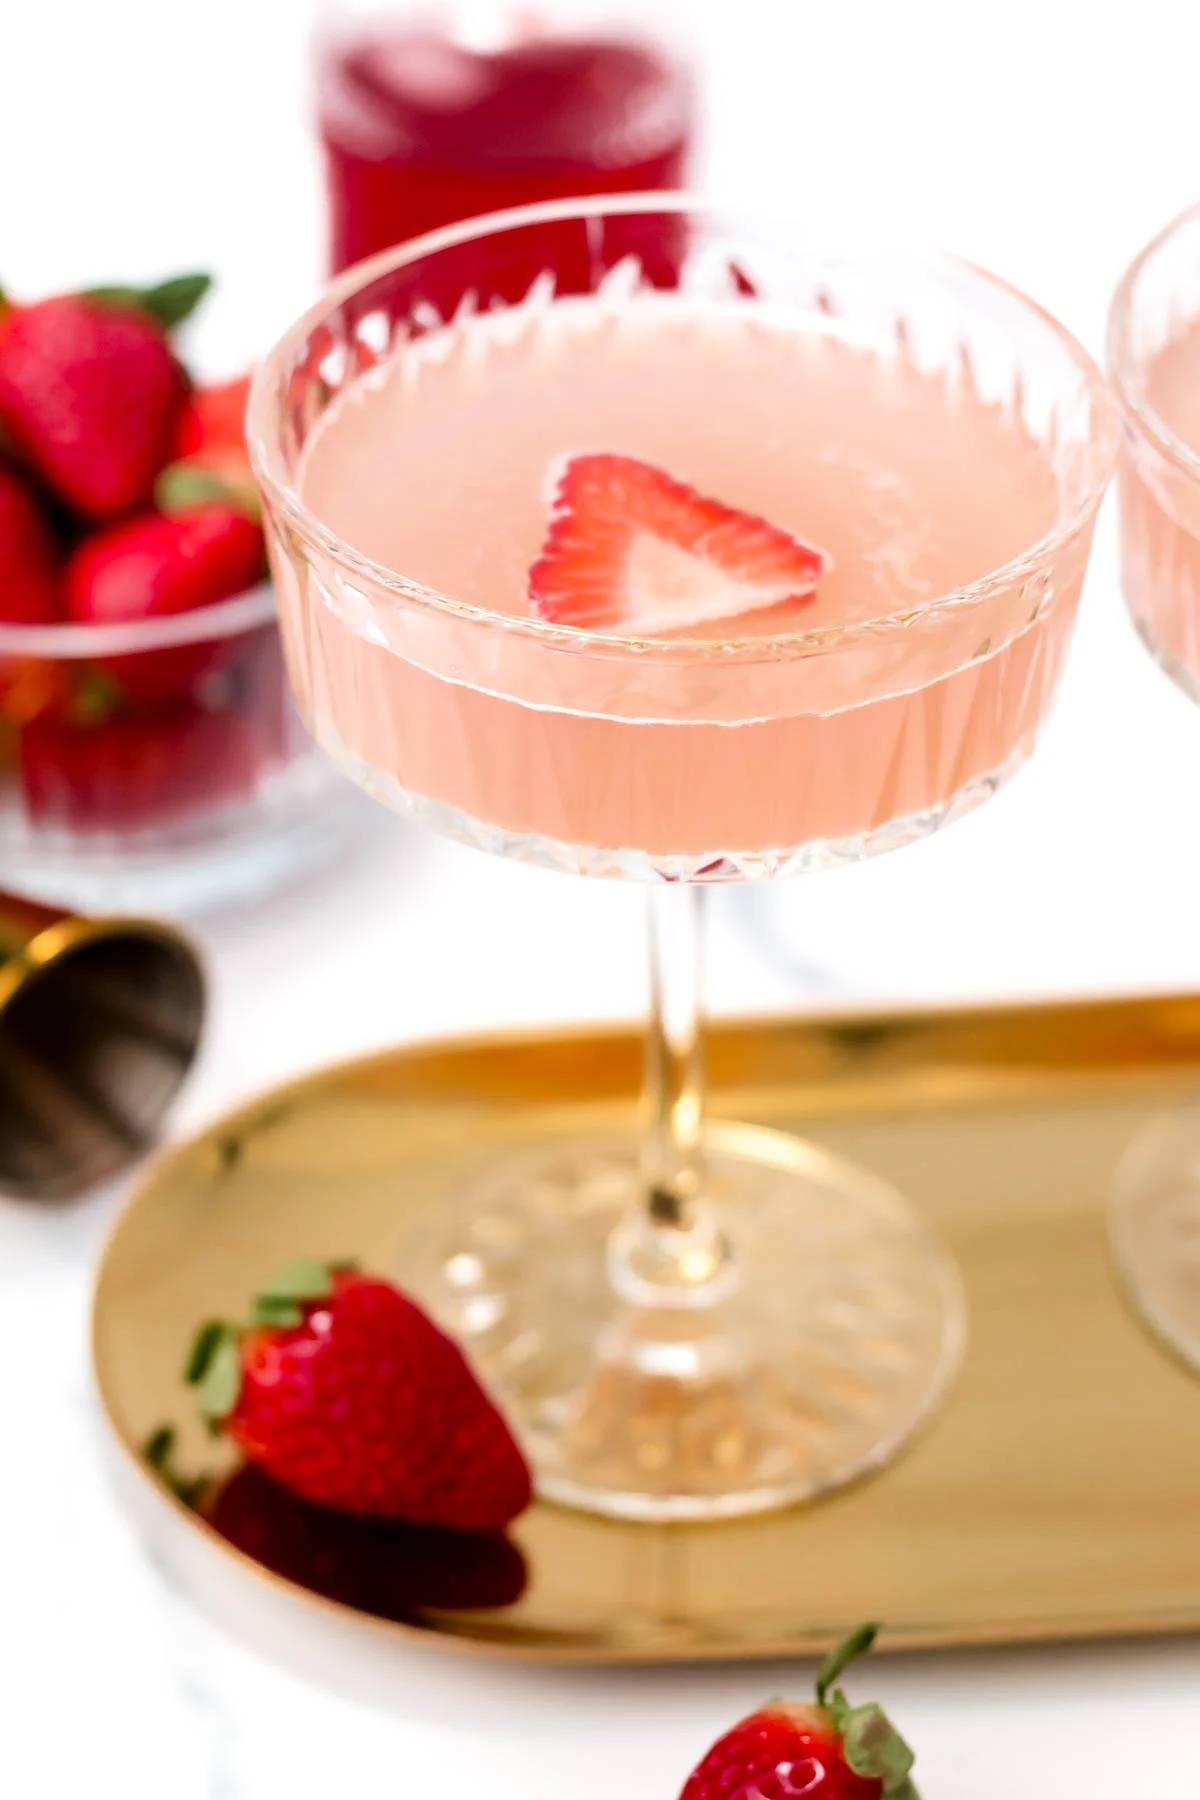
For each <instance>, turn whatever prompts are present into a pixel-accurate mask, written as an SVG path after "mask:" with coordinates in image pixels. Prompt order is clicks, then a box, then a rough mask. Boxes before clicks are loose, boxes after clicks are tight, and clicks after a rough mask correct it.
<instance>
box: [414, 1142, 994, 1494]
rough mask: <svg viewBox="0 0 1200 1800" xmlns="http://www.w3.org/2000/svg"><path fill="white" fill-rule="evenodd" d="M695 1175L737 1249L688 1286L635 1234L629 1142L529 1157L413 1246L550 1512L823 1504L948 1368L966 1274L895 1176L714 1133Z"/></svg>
mask: <svg viewBox="0 0 1200 1800" xmlns="http://www.w3.org/2000/svg"><path fill="white" fill-rule="evenodd" d="M704 1167H705V1197H706V1199H707V1200H708V1201H710V1202H711V1205H712V1209H713V1214H714V1216H715V1218H716V1220H717V1225H718V1229H719V1232H720V1234H721V1238H722V1240H724V1241H725V1242H727V1244H728V1247H729V1252H730V1254H729V1258H728V1261H727V1262H722V1263H721V1265H720V1267H719V1270H718V1272H717V1273H716V1274H715V1275H713V1273H712V1239H711V1238H710V1239H708V1240H706V1241H705V1242H704V1243H698V1244H697V1245H696V1246H695V1250H694V1254H695V1259H696V1268H695V1274H696V1276H697V1279H696V1281H694V1282H691V1283H689V1282H688V1281H687V1280H686V1279H685V1280H683V1281H682V1282H681V1281H680V1280H678V1279H676V1280H675V1281H674V1282H673V1283H667V1282H662V1283H659V1282H656V1280H655V1278H654V1259H653V1255H649V1256H647V1255H646V1254H644V1252H646V1250H647V1248H648V1246H647V1244H646V1242H645V1240H644V1239H643V1240H641V1242H640V1243H639V1245H638V1247H637V1248H638V1250H639V1251H640V1252H642V1253H643V1254H634V1253H633V1250H632V1248H631V1246H630V1244H629V1242H628V1236H629V1233H630V1231H631V1230H633V1232H634V1235H637V1234H636V1228H635V1227H631V1226H630V1224H629V1220H630V1218H631V1216H632V1217H633V1218H634V1219H636V1216H637V1215H636V1202H637V1199H638V1197H639V1194H640V1192H641V1184H640V1179H639V1168H638V1146H637V1144H636V1143H635V1142H634V1140H633V1139H632V1138H631V1137H629V1136H613V1137H607V1138H590V1139H586V1140H579V1139H575V1138H572V1139H567V1140H564V1141H563V1142H561V1143H560V1144H550V1145H546V1144H541V1145H539V1146H538V1148H537V1149H536V1151H533V1152H526V1153H519V1154H518V1155H516V1156H515V1157H514V1158H513V1159H511V1160H509V1161H507V1162H506V1163H505V1164H504V1166H503V1167H502V1168H501V1169H499V1170H497V1171H496V1172H495V1174H494V1175H492V1176H490V1177H489V1178H487V1179H486V1180H482V1181H479V1182H477V1183H475V1184H474V1185H468V1187H467V1189H466V1191H463V1192H460V1193H459V1194H457V1195H456V1196H455V1197H454V1199H453V1200H451V1201H450V1202H449V1203H448V1204H441V1205H439V1206H438V1207H437V1208H436V1209H434V1210H432V1211H431V1213H430V1214H427V1215H426V1216H425V1218H424V1219H423V1221H422V1223H421V1225H420V1227H419V1228H418V1229H417V1231H416V1232H415V1233H414V1234H413V1235H412V1236H410V1237H409V1238H408V1239H407V1240H406V1242H405V1243H404V1245H403V1247H402V1258H403V1260H402V1268H403V1279H404V1282H405V1284H406V1286H407V1287H408V1288H409V1289H410V1290H411V1291H415V1292H416V1293H418V1294H419V1295H420V1296H421V1297H422V1299H423V1300H424V1302H425V1303H426V1304H427V1305H428V1306H429V1307H430V1309H431V1310H432V1311H433V1313H434V1314H435V1316H436V1317H437V1318H438V1319H439V1320H440V1321H441V1323H442V1324H443V1325H444V1326H445V1328H446V1329H447V1330H448V1331H450V1332H451V1333H452V1334H453V1335H454V1336H455V1337H456V1338H458V1340H459V1341H460V1342H461V1343H462V1344H463V1345H464V1346H465V1347H466V1349H467V1350H468V1352H469V1354H470V1355H471V1356H472V1358H473V1360H474V1362H475V1364H476V1366H477V1368H478V1369H479V1371H480V1373H481V1375H482V1377H483V1379H484V1380H485V1381H486V1382H487V1384H488V1386H489V1387H490V1388H491V1390H492V1392H493V1393H494V1394H495V1395H496V1397H497V1399H498V1400H499V1402H500V1404H501V1405H502V1406H504V1408H505V1409H506V1411H507V1413H508V1415H509V1417H510V1418H511V1420H512V1422H513V1424H514V1426H515V1428H516V1430H517V1432H518V1434H519V1436H520V1438H521V1440H522V1443H523V1444H524V1447H525V1449H526V1451H527V1453H528V1454H529V1456H530V1458H531V1460H532V1462H533V1465H534V1468H535V1471H536V1475H537V1480H538V1486H539V1490H540V1492H541V1493H542V1494H544V1495H545V1496H546V1497H547V1498H549V1499H553V1500H558V1501H561V1502H563V1503H565V1504H568V1505H572V1506H579V1507H584V1508H587V1509H589V1510H591V1511H595V1512H601V1513H609V1514H615V1515H618V1516H621V1517H625V1518H634V1519H647V1520H653V1519H658V1520H669V1519H696V1520H699V1519H711V1518H723V1517H730V1516H733V1515H736V1514H739V1513H749V1512H759V1511H765V1510H767V1509H769V1508H772V1507H779V1506H786V1505H789V1504H792V1503H794V1502H796V1501H800V1500H805V1499H809V1498H811V1497H812V1496H813V1495H816V1494H819V1493H823V1492H825V1491H827V1490H828V1489H830V1488H834V1487H838V1486H841V1485H842V1484H843V1483H845V1482H848V1481H852V1480H854V1479H855V1477H857V1476H860V1475H863V1474H865V1473H867V1472H868V1471H869V1470H872V1469H875V1468H878V1467H879V1466H880V1465H881V1464H883V1463H886V1462H887V1461H888V1460H889V1459H890V1458H891V1457H892V1456H894V1455H895V1454H896V1452H897V1451H898V1450H899V1449H900V1447H901V1445H902V1444H903V1443H904V1442H905V1440H906V1439H907V1438H908V1437H909V1436H910V1435H911V1434H912V1432H913V1431H915V1430H916V1428H917V1427H918V1426H919V1425H920V1424H921V1423H922V1421H923V1420H925V1419H926V1418H927V1417H928V1416H929V1415H930V1413H931V1412H932V1411H933V1410H934V1408H935V1407H936V1406H937V1404H938V1402H939V1400H940V1399H941V1397H942V1395H943V1393H944V1392H945V1389H946V1387H947V1384H948V1382H949V1380H950V1378H951V1376H952V1375H953V1373H954V1370H955V1368H956V1366H957V1364H958V1361H959V1357H960V1354H961V1350H962V1345H963V1337H964V1307H963V1295H962V1289H961V1285H960V1282H959V1277H958V1273H957V1269H956V1267H955V1265H954V1263H953V1261H952V1259H951V1258H950V1256H949V1255H948V1253H947V1252H946V1250H945V1249H944V1248H943V1246H942V1245H941V1243H940V1242H939V1240H938V1239H937V1237H936V1236H935V1235H934V1234H933V1233H932V1232H931V1231H930V1230H929V1229H928V1228H927V1227H926V1226H925V1225H924V1224H923V1223H922V1222H921V1221H920V1219H918V1218H917V1217H916V1216H915V1215H914V1213H913V1212H912V1211H911V1210H910V1208H909V1207H908V1205H907V1204H906V1202H905V1201H904V1200H903V1199H902V1198H901V1197H900V1196H899V1195H898V1194H897V1193H896V1192H894V1190H893V1189H891V1188H890V1187H889V1186H888V1185H887V1184H886V1183H885V1182H882V1181H880V1180H878V1179H877V1178H876V1177H875V1176H873V1175H870V1174H868V1173H867V1172H866V1171H865V1170H862V1169H858V1168H856V1167H854V1166H852V1165H850V1164H848V1163H844V1162H841V1161H839V1160H837V1159H836V1158H833V1157H830V1156H827V1155H825V1154H824V1153H823V1152H821V1151H819V1150H816V1149H814V1148H813V1147H812V1146H811V1145H808V1144H805V1143H804V1142H802V1141H800V1140H798V1139H793V1138H790V1137H787V1136H785V1135H783V1134H782V1133H779V1132H774V1131H767V1130H763V1129H760V1128H758V1127H751V1126H742V1125H711V1126H709V1127H708V1128H707V1130H706V1131H705V1134H704ZM649 1248H650V1249H651V1250H652V1248H653V1246H652V1245H651V1246H649ZM678 1266H679V1267H682V1269H683V1270H684V1273H685V1275H686V1272H687V1266H688V1257H687V1254H686V1253H685V1255H684V1257H683V1259H682V1262H681V1264H680V1265H678Z"/></svg>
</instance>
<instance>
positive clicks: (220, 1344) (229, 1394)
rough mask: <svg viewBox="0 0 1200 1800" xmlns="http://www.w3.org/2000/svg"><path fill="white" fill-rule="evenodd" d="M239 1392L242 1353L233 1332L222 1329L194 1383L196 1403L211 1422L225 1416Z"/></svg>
mask: <svg viewBox="0 0 1200 1800" xmlns="http://www.w3.org/2000/svg"><path fill="white" fill-rule="evenodd" d="M241 1391H242V1354H241V1348H240V1346H239V1344H238V1340H237V1335H236V1333H235V1332H232V1331H230V1330H228V1328H225V1329H222V1331H221V1334H220V1336H219V1338H218V1339H217V1342H216V1343H215V1344H214V1346H213V1349H212V1351H211V1352H210V1354H209V1358H208V1363H207V1366H206V1367H205V1370H204V1373H203V1375H202V1376H201V1377H200V1380H199V1381H198V1382H197V1383H196V1404H197V1406H198V1408H199V1410H200V1414H201V1417H202V1418H205V1419H207V1420H208V1421H209V1423H210V1424H211V1425H219V1424H220V1423H221V1421H222V1420H223V1419H227V1418H228V1417H229V1415H230V1413H231V1412H232V1411H233V1409H234V1407H235V1406H236V1405H237V1398H238V1395H239V1394H240V1393H241Z"/></svg>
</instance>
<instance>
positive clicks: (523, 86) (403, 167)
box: [318, 4, 693, 271]
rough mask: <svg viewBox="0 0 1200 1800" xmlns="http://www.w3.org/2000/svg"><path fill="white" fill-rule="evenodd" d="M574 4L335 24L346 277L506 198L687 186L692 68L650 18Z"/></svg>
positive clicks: (332, 154) (338, 193) (329, 130)
mask: <svg viewBox="0 0 1200 1800" xmlns="http://www.w3.org/2000/svg"><path fill="white" fill-rule="evenodd" d="M565 11H566V21H567V22H565V23H564V22H563V17H562V12H561V11H558V12H556V11H555V9H554V8H553V7H551V8H550V9H549V10H548V12H547V13H546V14H543V13H542V12H541V11H534V12H532V13H531V12H528V11H521V12H515V11H513V10H511V9H509V8H506V7H502V6H499V5H488V4H483V5H479V4H476V5H460V6H458V7H448V8H445V9H443V11H442V12H441V13H438V12H436V11H435V12H433V13H432V14H431V13H430V12H428V11H425V10H422V11H419V12H417V11H413V10H410V9H408V8H405V7H398V8H395V9H392V10H391V11H386V10H385V11H384V12H383V13H382V14H380V15H377V16H375V17H374V18H373V19H369V20H368V21H366V22H361V21H360V22H358V23H356V24H355V23H350V24H343V25H342V26H341V27H340V28H339V26H338V25H337V23H336V21H335V23H334V26H333V28H332V29H330V30H328V31H327V33H326V35H325V37H324V39H323V41H322V44H321V48H320V68H319V90H318V92H319V119H320V130H321V138H322V143H323V146H324V151H325V168H326V181H327V187H328V197H329V231H330V236H329V260H330V264H331V266H332V268H333V269H334V270H335V271H336V270H338V269H342V268H345V267H346V266H347V265H348V264H350V263H353V262H357V261H358V260H359V259H360V258H361V257H364V256H369V255H371V254H372V253H373V252H374V251H376V250H383V249H386V248H387V247H388V246H389V245H392V244H396V243H400V242H402V241H403V240H404V239H406V238H411V237H415V236H417V235H418V234H419V233H421V232H423V231H429V230H432V229H433V228H435V227H436V226H439V225H445V224H449V223H451V222H452V221H454V220H457V219H465V218H469V217H471V216H472V215H475V214H479V213H487V212H494V211H496V210H497V209H498V208H500V207H506V206H520V205H524V204H526V203H529V202H534V201H542V200H553V199H557V198H560V197H565V196H571V195H577V194H603V193H636V192H639V191H643V190H647V189H652V188H672V187H680V186H682V185H683V182H684V178H685V166H686V160H687V153H688V148H689V142H690V139H691V134H692V123H693V120H692V87H691V81H690V77H689V73H688V70H687V69H686V67H685V66H684V65H683V63H682V62H681V61H680V60H679V59H678V58H677V57H675V56H673V55H671V54H670V53H668V52H666V51H665V50H664V49H663V48H662V47H661V46H660V45H659V44H658V43H657V42H656V41H655V40H654V38H653V37H652V36H650V35H646V34H643V31H642V30H641V28H640V27H634V28H631V29H625V28H622V27H616V26H608V27H605V26H603V25H602V24H601V25H596V24H595V23H592V24H588V23H583V22H579V7H578V6H573V7H569V8H566V9H565ZM651 11H653V8H651Z"/></svg>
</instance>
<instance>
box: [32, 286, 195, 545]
mask: <svg viewBox="0 0 1200 1800" xmlns="http://www.w3.org/2000/svg"><path fill="white" fill-rule="evenodd" d="M207 287H208V280H207V277H204V276H180V277H179V278H177V279H176V280H174V281H170V282H164V283H162V284H161V286H159V287H157V288H151V289H148V290H145V291H143V292H135V291H134V290H131V289H127V288H105V289H95V290H93V291H92V292H91V293H88V294H58V295H55V296H53V297H52V298H51V299H48V300H39V301H37V302H35V303H34V304H32V305H28V306H26V305H18V304H14V303H12V302H8V303H5V304H4V305H3V310H2V311H0V427H2V429H3V433H4V436H5V438H6V439H7V440H8V442H9V443H10V444H11V446H12V447H13V448H14V449H15V450H16V451H17V453H18V454H19V455H20V456H21V457H22V458H23V459H24V460H25V461H26V462H27V463H28V464H29V465H30V467H31V468H32V469H33V470H34V471H35V473H36V474H37V475H38V476H39V477H40V478H41V479H42V481H44V482H45V483H46V485H47V487H49V488H50V489H52V490H53V492H54V493H55V494H56V495H57V496H58V498H59V499H60V500H62V501H63V502H65V504H66V505H67V506H68V507H70V508H71V509H72V510H73V511H74V512H76V513H78V514H80V515H81V516H82V517H83V518H85V519H106V518H110V517H112V516H113V515H114V514H117V513H122V512H128V511H129V510H130V509H131V508H133V507H135V506H142V505H144V504H145V503H146V502H147V501H148V500H149V499H150V496H151V493H152V491H153V488H154V480H155V477H156V475H157V474H158V471H159V470H160V469H161V467H162V465H163V463H164V462H166V460H167V459H168V457H169V456H170V454H171V450H172V446H173V444H174V440H175V433H176V430H177V428H178V423H179V417H180V414H181V411H182V409H183V405H184V401H185V399H186V396H187V376H186V375H185V373H184V370H183V368H182V366H181V365H180V363H179V362H178V361H177V360H176V358H175V355H174V353H173V352H172V350H171V346H170V343H169V341H168V337H167V331H168V329H169V328H170V327H171V326H172V325H174V324H176V323H178V322H179V320H180V319H181V318H183V317H185V316H186V314H187V313H188V312H189V311H190V310H191V308H192V307H193V306H194V305H195V304H196V302H197V301H198V300H199V298H200V297H201V295H202V294H203V293H204V292H205V290H206V289H207Z"/></svg>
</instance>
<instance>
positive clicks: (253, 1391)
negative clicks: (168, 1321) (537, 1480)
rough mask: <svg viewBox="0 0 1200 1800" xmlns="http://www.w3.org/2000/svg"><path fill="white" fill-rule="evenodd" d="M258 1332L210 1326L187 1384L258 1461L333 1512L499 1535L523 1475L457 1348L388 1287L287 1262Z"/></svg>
mask: <svg viewBox="0 0 1200 1800" xmlns="http://www.w3.org/2000/svg"><path fill="white" fill-rule="evenodd" d="M254 1316H255V1326H253V1327H251V1328H250V1329H249V1330H247V1331H244V1332H239V1331H237V1330H236V1329H234V1328H233V1327H230V1326H227V1325H221V1324H210V1325H207V1326H205V1328H204V1329H203V1330H202V1331H201V1333H200V1335H199V1337H198V1338H197V1340H196V1344H195V1347H194V1350H193V1353H192V1357H191V1361H190V1363H189V1365H188V1370H187V1375H188V1379H189V1380H190V1381H192V1382H194V1383H196V1384H197V1385H198V1387H199V1401H200V1409H201V1411H202V1412H203V1413H204V1414H205V1415H206V1416H207V1417H208V1418H209V1419H212V1420H219V1421H221V1422H222V1423H223V1424H224V1426H225V1429H226V1430H227V1431H228V1432H229V1435H230V1436H231V1437H232V1438H233V1440H234V1442H235V1443H237V1444H238V1445H239V1447H240V1448H241V1450H242V1451H243V1452H244V1454H245V1455H246V1456H247V1457H248V1458H249V1460H250V1461H251V1462H253V1463H256V1464H258V1465H259V1467H261V1468H263V1469H265V1470H266V1471H267V1472H268V1474H270V1475H272V1476H274V1478H275V1480H276V1481H279V1482H282V1484H283V1485H284V1486H285V1487H287V1488H290V1489H291V1490H292V1492H293V1493H296V1494H299V1495H300V1496H301V1497H302V1498H303V1499H305V1500H311V1501H312V1502H314V1503H315V1504H316V1505H318V1506H329V1507H333V1508H335V1509H336V1510H338V1511H341V1512H348V1513H357V1514H362V1515H368V1516H374V1517H378V1518H391V1519H407V1520H408V1521H410V1522H411V1523H413V1524H418V1525H442V1526H447V1527H449V1528H451V1529H453V1530H458V1531H499V1530H501V1529H502V1528H503V1527H504V1526H505V1525H507V1524H508V1523H509V1521H510V1520H511V1519H514V1518H515V1517H516V1516H517V1514H518V1513H519V1512H521V1511H522V1510H523V1509H524V1508H525V1507H526V1506H527V1505H528V1504H529V1499H530V1491H531V1490H530V1476H529V1469H528V1466H527V1464H526V1462H525V1459H524V1457H523V1456H522V1455H521V1452H520V1450H519V1449H518V1448H517V1445H516V1443H515V1441H514V1439H513V1437H512V1434H511V1433H510V1431H509V1429H508V1426H507V1425H506V1424H505V1422H504V1420H503V1419H502V1418H501V1416H500V1414H499V1412H497V1410H496V1408H495V1407H494V1406H493V1404H492V1402H491V1401H490V1400H489V1399H488V1397H487V1395H486V1394H485V1393H484V1391H483V1389H482V1388H481V1387H480V1385H479V1383H478V1381H477V1380H476V1378H475V1376H474V1374H473V1373H472V1371H471V1368H470V1365H469V1364H468V1362H467V1360H466V1358H465V1357H464V1355H463V1353H462V1351H461V1350H460V1349H459V1348H458V1346H457V1345H456V1344H454V1343H452V1342H451V1340H450V1339H449V1338H448V1337H446V1336H445V1335H444V1334H443V1333H442V1332H440V1331H439V1330H438V1328H437V1326H436V1325H434V1324H433V1322H432V1320H430V1319H429V1318H428V1317H427V1316H426V1314H425V1313H423V1312H422V1311H421V1309H420V1307H418V1306H416V1305H415V1304H414V1302H413V1301H411V1300H409V1299H408V1298H407V1297H406V1296H405V1295H404V1294H402V1293H400V1292H399V1290H398V1289H396V1288H394V1287H392V1286H391V1285H390V1284H389V1283H388V1282H385V1281H377V1280H371V1279H369V1278H368V1277H366V1276H363V1275H358V1274H355V1273H354V1272H353V1271H351V1270H348V1269H345V1268H341V1269H335V1268H331V1267H330V1266H329V1265H328V1264H325V1263H319V1262H309V1261H303V1262H297V1263H294V1264H292V1265H291V1266H289V1267H288V1268H286V1269H284V1270H282V1271H281V1272H280V1273H279V1274H278V1275H277V1276H276V1277H275V1279H274V1280H273V1281H272V1282H271V1283H270V1284H269V1285H268V1286H267V1287H266V1288H265V1289H264V1291H263V1292H262V1293H261V1294H260V1295H259V1296H258V1299H257V1301H256V1303H255V1315H254Z"/></svg>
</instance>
